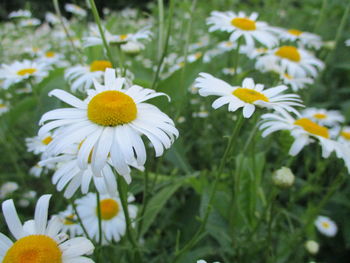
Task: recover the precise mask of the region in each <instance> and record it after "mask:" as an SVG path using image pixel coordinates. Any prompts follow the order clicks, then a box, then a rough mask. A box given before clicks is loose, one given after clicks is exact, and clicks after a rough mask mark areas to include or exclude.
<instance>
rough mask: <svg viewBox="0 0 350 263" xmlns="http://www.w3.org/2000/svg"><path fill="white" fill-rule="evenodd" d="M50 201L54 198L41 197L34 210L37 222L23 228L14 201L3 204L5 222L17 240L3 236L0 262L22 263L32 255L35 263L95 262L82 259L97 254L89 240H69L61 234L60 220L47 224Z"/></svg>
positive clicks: (0, 243) (1, 235)
mask: <svg viewBox="0 0 350 263" xmlns="http://www.w3.org/2000/svg"><path fill="white" fill-rule="evenodd" d="M50 198H51V195H43V196H41V197H40V198H39V200H38V202H37V205H36V208H35V213H34V220H29V221H26V222H25V223H24V224H23V225H22V223H21V221H20V219H19V217H18V214H17V211H16V208H15V206H14V203H13V200H7V201H5V202H3V203H2V211H3V215H4V217H5V221H6V223H7V226H8V228H9V230H10V232H11V233H12V235H13V236H14V238H15V239H16V240H15V242H12V240H11V239H9V238H8V237H6V236H5V235H3V234H1V233H0V248H1V249H0V261H1V262H21V261H22V262H23V259H24V258H27V257H28V255H29V254H30V255H31V258H30V259H31V260H32V262H62V263H72V262H86V263H93V262H94V261H93V260H91V259H88V258H86V257H83V255H87V254H91V253H92V252H93V250H94V246H93V244H92V243H91V242H90V241H89V240H88V239H86V238H85V237H77V238H72V239H68V236H67V235H66V234H64V233H62V232H61V229H62V224H61V223H60V221H59V219H58V218H57V217H52V218H51V220H49V221H48V220H47V217H48V207H49V200H50Z"/></svg>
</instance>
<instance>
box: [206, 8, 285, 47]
mask: <svg viewBox="0 0 350 263" xmlns="http://www.w3.org/2000/svg"><path fill="white" fill-rule="evenodd" d="M257 18H258V14H257V13H255V12H254V13H252V14H251V15H250V16H247V15H246V14H245V13H244V12H239V13H238V14H236V13H234V12H231V11H229V12H218V11H213V12H211V15H210V17H209V18H208V19H207V24H209V25H210V27H209V31H210V32H212V31H216V30H220V31H225V32H229V33H231V35H230V41H232V42H236V41H237V39H239V38H240V37H241V36H243V37H244V39H245V42H246V45H247V46H250V47H254V46H255V43H254V40H256V41H258V42H260V43H261V44H263V45H265V46H267V47H273V46H274V45H276V44H277V43H278V40H277V38H276V37H275V35H274V34H273V33H272V32H273V28H271V27H269V26H268V24H267V23H265V22H259V21H256V19H257Z"/></svg>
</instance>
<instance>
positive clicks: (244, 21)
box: [231, 17, 256, 31]
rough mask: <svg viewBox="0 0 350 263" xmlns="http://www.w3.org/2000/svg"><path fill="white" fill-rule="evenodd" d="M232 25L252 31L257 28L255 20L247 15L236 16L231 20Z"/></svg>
mask: <svg viewBox="0 0 350 263" xmlns="http://www.w3.org/2000/svg"><path fill="white" fill-rule="evenodd" d="M231 25H233V26H234V27H237V28H239V29H242V30H246V31H252V30H255V29H256V24H255V21H253V20H250V19H248V18H245V17H236V18H234V19H232V20H231Z"/></svg>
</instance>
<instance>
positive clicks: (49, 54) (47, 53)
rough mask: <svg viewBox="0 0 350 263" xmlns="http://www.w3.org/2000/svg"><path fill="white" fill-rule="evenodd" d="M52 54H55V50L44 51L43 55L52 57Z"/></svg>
mask: <svg viewBox="0 0 350 263" xmlns="http://www.w3.org/2000/svg"><path fill="white" fill-rule="evenodd" d="M54 56H55V52H52V51H47V52H46V53H45V57H47V58H53V57H54Z"/></svg>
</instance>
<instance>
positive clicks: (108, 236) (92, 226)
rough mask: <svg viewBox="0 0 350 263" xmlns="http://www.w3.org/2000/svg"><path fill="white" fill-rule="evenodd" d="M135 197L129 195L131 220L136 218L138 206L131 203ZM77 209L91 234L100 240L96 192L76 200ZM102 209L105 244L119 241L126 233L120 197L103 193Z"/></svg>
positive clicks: (101, 199)
mask: <svg viewBox="0 0 350 263" xmlns="http://www.w3.org/2000/svg"><path fill="white" fill-rule="evenodd" d="M134 200H135V198H134V197H133V196H131V195H130V196H129V197H128V203H129V204H128V210H129V214H130V218H131V220H133V219H135V218H136V215H137V207H136V206H135V205H132V204H130V203H131V202H133V201H134ZM76 204H77V210H78V213H79V216H80V217H81V220H82V221H83V225H84V226H85V228H86V230H87V232H88V234H89V236H90V237H91V238H93V239H94V240H96V241H98V240H99V231H98V214H97V212H96V211H98V207H97V198H96V194H93V193H89V194H87V195H86V196H84V197H82V198H80V199H78V200H76ZM100 210H101V219H102V234H103V238H102V240H103V244H107V243H110V242H112V241H115V242H118V241H119V240H120V239H121V237H122V236H123V235H124V234H125V229H126V222H125V217H124V211H123V207H122V204H121V201H120V199H119V197H113V198H112V197H110V196H108V195H102V196H101V197H100Z"/></svg>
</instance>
